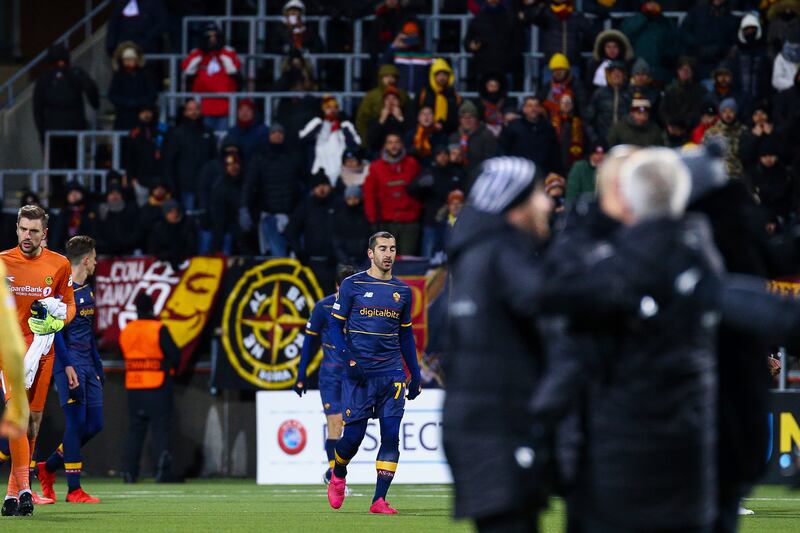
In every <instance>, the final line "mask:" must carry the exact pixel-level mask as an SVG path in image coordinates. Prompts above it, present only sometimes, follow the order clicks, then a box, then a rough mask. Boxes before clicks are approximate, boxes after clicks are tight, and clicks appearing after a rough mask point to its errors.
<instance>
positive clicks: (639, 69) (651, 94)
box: [630, 57, 661, 121]
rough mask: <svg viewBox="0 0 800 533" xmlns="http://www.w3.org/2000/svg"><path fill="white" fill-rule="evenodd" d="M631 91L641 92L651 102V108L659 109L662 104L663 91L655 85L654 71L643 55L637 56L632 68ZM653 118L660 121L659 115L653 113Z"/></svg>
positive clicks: (633, 92)
mask: <svg viewBox="0 0 800 533" xmlns="http://www.w3.org/2000/svg"><path fill="white" fill-rule="evenodd" d="M630 91H631V93H632V94H635V93H639V94H641V95H642V96H644V97H645V98H647V100H648V101H649V102H650V108H651V109H653V110H658V109H659V108H660V106H661V91H660V90H658V89H657V88H656V87H655V82H654V81H653V77H652V71H651V70H650V65H648V64H647V61H645V60H644V59H642V58H641V57H639V58H637V59H636V61H635V62H634V63H633V68H632V69H631V84H630ZM652 118H653V120H655V121H658V116H656V114H654V115H653V117H652Z"/></svg>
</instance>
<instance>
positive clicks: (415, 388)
mask: <svg viewBox="0 0 800 533" xmlns="http://www.w3.org/2000/svg"><path fill="white" fill-rule="evenodd" d="M420 392H422V383H421V380H420V377H419V375H416V376H413V377H412V378H411V381H409V382H408V395H407V398H408V399H409V400H413V399H414V398H416V397H417V396H419V393H420Z"/></svg>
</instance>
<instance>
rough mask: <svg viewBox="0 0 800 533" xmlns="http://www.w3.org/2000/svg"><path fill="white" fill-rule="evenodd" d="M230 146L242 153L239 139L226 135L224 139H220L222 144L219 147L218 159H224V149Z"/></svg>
mask: <svg viewBox="0 0 800 533" xmlns="http://www.w3.org/2000/svg"><path fill="white" fill-rule="evenodd" d="M231 146H233V147H235V148H237V149H238V150H239V153H240V154H241V153H242V143H241V142H240V141H239V138H238V137H237V136H236V135H226V136H225V138H223V139H222V144H220V146H219V152H220V159H223V158H224V157H225V149H226V148H230V147H231Z"/></svg>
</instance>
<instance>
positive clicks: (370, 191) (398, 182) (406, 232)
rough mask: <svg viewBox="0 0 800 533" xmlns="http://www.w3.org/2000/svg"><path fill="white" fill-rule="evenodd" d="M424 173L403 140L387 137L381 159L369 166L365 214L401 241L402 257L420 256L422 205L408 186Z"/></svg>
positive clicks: (393, 136) (365, 187)
mask: <svg viewBox="0 0 800 533" xmlns="http://www.w3.org/2000/svg"><path fill="white" fill-rule="evenodd" d="M419 171H420V166H419V163H417V160H416V159H414V158H413V157H411V156H410V155H408V154H407V153H406V151H405V147H404V146H403V139H402V138H401V137H400V136H398V135H394V134H390V135H388V136H387V137H386V142H385V143H384V145H383V151H382V152H381V156H380V157H379V158H378V159H376V160H374V161H373V162H372V163H371V164H370V166H369V174H367V179H366V181H365V182H364V188H363V190H364V213H365V214H366V215H367V220H369V222H370V224H372V225H373V226H374V227H375V228H376V229H379V230H386V231H388V232H390V233H391V234H392V235H394V236H395V237H397V248H398V251H397V253H398V254H399V255H416V254H417V253H418V244H419V230H420V225H419V219H420V214H421V211H422V205H421V204H420V203H419V201H418V200H417V199H415V198H414V197H413V196H411V195H410V194H409V193H408V190H407V188H408V186H409V185H410V184H411V182H413V181H414V178H416V177H417V175H418V174H419Z"/></svg>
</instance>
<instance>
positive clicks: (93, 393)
mask: <svg viewBox="0 0 800 533" xmlns="http://www.w3.org/2000/svg"><path fill="white" fill-rule="evenodd" d="M66 251H67V259H69V262H70V264H71V265H72V280H73V282H74V283H75V301H76V306H77V309H78V312H77V313H76V317H75V320H73V321H72V322H70V323H69V325H68V326H67V327H66V328H64V330H63V331H61V332H59V333H56V338H55V345H56V362H55V372H54V373H53V379H54V380H55V383H56V388H57V389H58V399H59V402H60V403H61V408H62V409H63V410H64V418H65V419H66V427H65V428H64V437H63V441H62V444H61V446H59V447H58V449H57V450H56V451H54V452H53V453H52V454H51V455H50V457H48V458H47V461H42V462H40V463H37V465H36V466H37V469H38V474H39V482H40V483H41V484H42V494H43V495H44V496H45V497H46V498H50V499H52V500H54V501H55V499H56V493H55V490H54V488H53V485H54V484H55V481H56V474H55V473H56V471H57V470H59V469H61V468H64V469H65V470H66V472H67V487H68V492H67V502H68V503H100V500H99V499H98V498H94V497H92V496H90V495H89V494H87V493H86V492H85V491H84V490H83V489H82V488H81V469H82V467H83V463H82V462H81V447H82V446H83V445H84V444H86V443H87V442H88V441H89V440H90V439H91V438H92V437H94V436H95V435H97V433H99V432H100V430H101V429H103V363H102V361H101V360H100V353H99V352H98V351H97V343H96V341H95V337H94V315H95V301H94V291H93V290H92V287H91V285H89V283H88V282H87V278H88V277H89V276H91V275H92V274H94V269H95V265H96V264H97V253H96V252H95V241H94V239H92V238H91V237H87V236H85V235H76V236H75V237H72V238H71V239H70V240H69V241H67V250H66Z"/></svg>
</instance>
